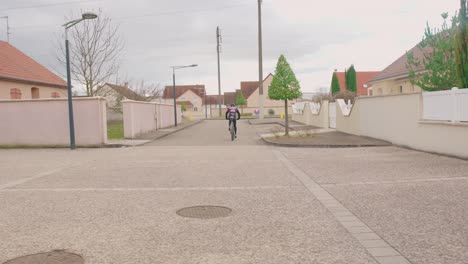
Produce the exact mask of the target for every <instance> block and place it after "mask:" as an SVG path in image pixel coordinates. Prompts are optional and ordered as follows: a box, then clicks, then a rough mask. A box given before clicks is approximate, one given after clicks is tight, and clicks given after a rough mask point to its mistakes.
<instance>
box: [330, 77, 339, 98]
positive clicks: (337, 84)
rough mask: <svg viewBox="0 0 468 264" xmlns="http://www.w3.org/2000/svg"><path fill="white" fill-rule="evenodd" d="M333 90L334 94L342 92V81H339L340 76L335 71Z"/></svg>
mask: <svg viewBox="0 0 468 264" xmlns="http://www.w3.org/2000/svg"><path fill="white" fill-rule="evenodd" d="M331 92H332V95H335V94H337V93H339V92H340V82H339V81H338V76H336V72H334V73H333V77H332V83H331Z"/></svg>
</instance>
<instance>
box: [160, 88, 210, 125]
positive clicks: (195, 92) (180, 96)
mask: <svg viewBox="0 0 468 264" xmlns="http://www.w3.org/2000/svg"><path fill="white" fill-rule="evenodd" d="M173 89H174V87H173V86H166V87H165V89H164V93H163V99H164V100H165V101H166V102H167V103H169V104H172V103H173V100H174V93H173ZM175 93H176V94H175V98H176V102H190V103H191V104H192V106H191V107H190V111H189V109H188V108H187V111H186V114H188V115H191V116H193V117H204V116H205V109H204V102H205V96H206V91H205V85H200V84H197V85H177V86H176V87H175ZM186 107H187V105H186Z"/></svg>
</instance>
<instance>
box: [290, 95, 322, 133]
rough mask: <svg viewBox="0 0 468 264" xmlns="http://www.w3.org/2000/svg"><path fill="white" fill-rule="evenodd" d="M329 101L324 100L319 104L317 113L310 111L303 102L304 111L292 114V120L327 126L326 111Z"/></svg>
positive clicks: (316, 125) (308, 106)
mask: <svg viewBox="0 0 468 264" xmlns="http://www.w3.org/2000/svg"><path fill="white" fill-rule="evenodd" d="M328 106H329V102H328V101H327V100H324V101H323V102H322V104H321V106H320V111H319V112H318V114H314V113H312V110H311V109H310V105H309V104H305V106H304V112H303V113H302V114H293V120H294V121H297V122H300V123H303V124H306V125H310V126H315V127H320V128H328V127H329V116H328V115H329V112H328Z"/></svg>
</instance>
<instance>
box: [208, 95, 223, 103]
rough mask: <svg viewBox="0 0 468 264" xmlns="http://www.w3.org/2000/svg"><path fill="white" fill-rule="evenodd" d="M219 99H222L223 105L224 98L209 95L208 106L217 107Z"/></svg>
mask: <svg viewBox="0 0 468 264" xmlns="http://www.w3.org/2000/svg"><path fill="white" fill-rule="evenodd" d="M218 98H221V104H224V96H223V95H221V96H219V95H207V96H206V104H208V105H217V104H218Z"/></svg>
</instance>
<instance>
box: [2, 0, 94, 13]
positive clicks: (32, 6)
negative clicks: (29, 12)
mask: <svg viewBox="0 0 468 264" xmlns="http://www.w3.org/2000/svg"><path fill="white" fill-rule="evenodd" d="M97 1H101V0H80V1H70V2H59V3H50V4H41V5H30V6H18V7H8V8H4V9H3V10H2V11H8V10H21V9H31V8H42V7H50V6H61V5H70V4H81V3H88V2H97Z"/></svg>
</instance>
